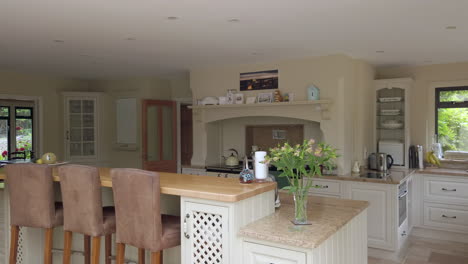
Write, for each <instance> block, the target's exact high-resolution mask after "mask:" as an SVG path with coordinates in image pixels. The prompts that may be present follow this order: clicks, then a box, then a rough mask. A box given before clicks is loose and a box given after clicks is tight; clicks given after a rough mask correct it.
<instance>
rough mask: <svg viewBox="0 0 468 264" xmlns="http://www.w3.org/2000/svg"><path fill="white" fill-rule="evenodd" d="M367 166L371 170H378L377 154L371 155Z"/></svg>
mask: <svg viewBox="0 0 468 264" xmlns="http://www.w3.org/2000/svg"><path fill="white" fill-rule="evenodd" d="M367 166H368V168H369V169H370V170H376V169H377V154H375V153H371V154H370V155H369V158H368V159H367Z"/></svg>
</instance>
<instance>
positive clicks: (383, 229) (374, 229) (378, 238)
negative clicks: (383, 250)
mask: <svg viewBox="0 0 468 264" xmlns="http://www.w3.org/2000/svg"><path fill="white" fill-rule="evenodd" d="M351 199H353V200H361V201H368V202H369V203H370V205H369V208H368V214H367V215H368V219H367V234H368V238H369V245H370V246H378V247H384V246H385V245H386V244H388V242H389V241H388V240H389V234H388V232H387V226H388V225H389V223H388V221H387V220H388V217H389V216H388V215H387V211H386V209H387V193H386V191H384V190H369V189H364V188H359V187H351Z"/></svg>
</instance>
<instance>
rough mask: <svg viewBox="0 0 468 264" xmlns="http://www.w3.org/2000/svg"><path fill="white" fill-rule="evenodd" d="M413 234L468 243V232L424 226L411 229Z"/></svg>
mask: <svg viewBox="0 0 468 264" xmlns="http://www.w3.org/2000/svg"><path fill="white" fill-rule="evenodd" d="M411 235H413V236H418V237H423V238H432V239H438V240H447V241H454V242H461V243H468V234H463V233H455V232H449V231H441V230H434V229H427V228H422V227H413V230H412V231H411Z"/></svg>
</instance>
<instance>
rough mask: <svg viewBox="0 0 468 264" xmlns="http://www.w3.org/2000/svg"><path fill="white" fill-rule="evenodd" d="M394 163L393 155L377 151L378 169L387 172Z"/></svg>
mask: <svg viewBox="0 0 468 264" xmlns="http://www.w3.org/2000/svg"><path fill="white" fill-rule="evenodd" d="M392 165H393V158H392V156H390V155H388V154H387V153H377V171H383V172H386V171H387V170H389V169H390V168H391V167H392Z"/></svg>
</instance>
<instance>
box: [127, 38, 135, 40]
mask: <svg viewBox="0 0 468 264" xmlns="http://www.w3.org/2000/svg"><path fill="white" fill-rule="evenodd" d="M125 40H136V38H126V39H125Z"/></svg>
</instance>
